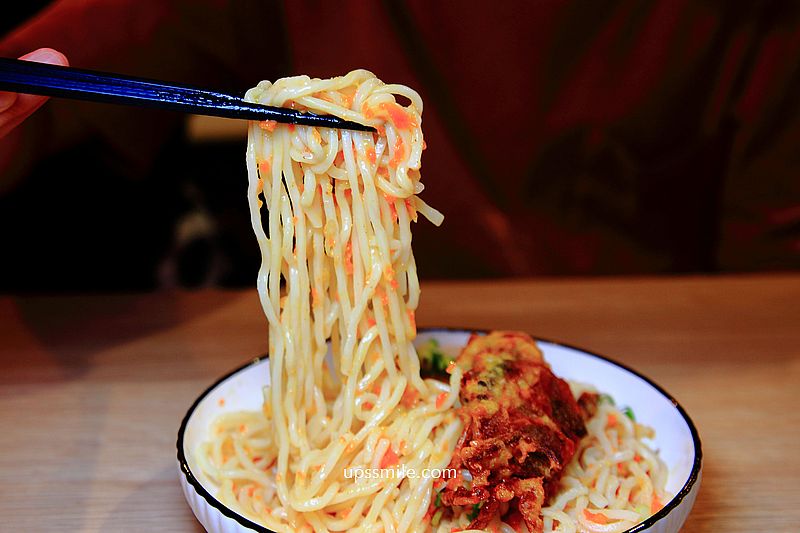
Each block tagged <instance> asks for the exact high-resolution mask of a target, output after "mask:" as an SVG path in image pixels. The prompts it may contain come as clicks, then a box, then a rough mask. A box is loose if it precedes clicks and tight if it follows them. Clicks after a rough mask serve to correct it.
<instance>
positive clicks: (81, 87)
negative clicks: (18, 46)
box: [0, 58, 375, 131]
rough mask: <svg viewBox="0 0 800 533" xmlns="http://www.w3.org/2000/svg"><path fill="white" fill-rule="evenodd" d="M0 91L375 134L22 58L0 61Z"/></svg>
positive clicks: (330, 120)
mask: <svg viewBox="0 0 800 533" xmlns="http://www.w3.org/2000/svg"><path fill="white" fill-rule="evenodd" d="M0 90H2V91H13V92H19V93H27V94H37V95H42V96H57V97H62V98H72V99H77V100H88V101H92V102H106V103H112V104H124V105H132V106H139V107H151V108H157V109H166V110H170V111H180V112H183V113H191V114H195V115H210V116H215V117H225V118H235V119H247V120H274V121H275V122H281V123H284V124H299V125H303V126H318V127H322V128H339V129H350V130H358V131H375V129H374V128H372V127H370V126H365V125H363V124H359V123H357V122H352V121H349V120H343V119H341V118H339V117H335V116H331V115H317V114H314V113H308V112H305V111H297V110H294V109H286V108H283V107H273V106H265V105H260V104H253V103H250V102H245V101H244V99H242V98H240V97H238V96H234V95H231V94H225V93H220V92H215V91H209V90H205V89H198V88H195V87H190V86H188V85H180V84H174V83H168V82H165V81H159V80H148V79H143V78H135V77H132V76H123V75H120V74H111V73H106V72H95V71H91V70H83V69H77V68H72V67H62V66H56V65H48V64H44V63H36V62H33V61H23V60H20V59H9V58H0Z"/></svg>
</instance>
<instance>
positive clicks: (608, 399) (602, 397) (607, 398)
mask: <svg viewBox="0 0 800 533" xmlns="http://www.w3.org/2000/svg"><path fill="white" fill-rule="evenodd" d="M600 401H601V402H608V403H610V404H611V405H616V404H615V403H614V398H612V397H611V396H610V395H608V394H601V395H600Z"/></svg>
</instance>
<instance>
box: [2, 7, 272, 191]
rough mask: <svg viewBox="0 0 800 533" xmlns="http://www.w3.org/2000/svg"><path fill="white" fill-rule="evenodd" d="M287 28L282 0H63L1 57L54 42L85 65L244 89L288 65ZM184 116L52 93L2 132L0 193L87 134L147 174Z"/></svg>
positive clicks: (5, 42) (19, 33)
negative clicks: (7, 131)
mask: <svg viewBox="0 0 800 533" xmlns="http://www.w3.org/2000/svg"><path fill="white" fill-rule="evenodd" d="M265 27H269V28H270V30H271V31H270V33H269V35H268V36H265V34H264V33H263V29H264V28H265ZM280 28H281V17H280V16H279V10H278V9H277V6H276V4H275V3H273V2H264V1H262V0H259V1H252V2H240V1H234V0H222V1H220V0H171V1H164V0H138V1H131V0H117V1H115V2H108V1H106V0H58V1H56V2H53V3H52V4H51V5H50V6H48V7H47V8H45V9H44V10H43V11H42V12H40V13H39V14H38V15H36V16H35V17H33V18H32V19H31V20H29V21H28V22H26V23H25V24H23V25H22V26H20V27H19V28H17V29H16V30H14V31H13V32H11V33H10V34H9V35H7V36H6V37H4V38H3V39H2V40H1V41H0V56H4V57H18V56H20V55H22V54H25V53H27V52H30V51H31V50H34V49H36V48H39V47H42V46H48V47H52V48H54V49H56V50H59V51H60V52H62V53H63V54H64V55H65V56H67V57H69V60H70V63H71V64H72V66H75V67H78V68H86V69H93V70H101V71H108V72H119V73H121V74H128V75H132V76H140V77H144V78H156V79H164V80H168V81H175V82H182V83H188V84H192V85H199V86H208V87H212V88H218V89H222V90H232V91H241V92H244V90H245V89H247V88H248V87H251V86H253V85H255V83H256V82H258V81H260V80H261V79H267V78H269V77H275V76H276V70H278V69H280V68H282V62H281V60H280V58H281V57H282V52H283V44H284V43H283V41H282V39H281V38H280V35H281V31H280ZM184 120H185V117H184V116H182V115H180V114H178V113H170V112H163V111H156V110H151V109H135V108H129V107H124V106H114V105H106V104H96V103H91V102H79V101H72V100H63V99H57V98H54V99H52V100H50V101H49V102H47V104H46V105H45V106H44V108H43V109H41V110H40V111H39V112H37V113H34V114H33V115H32V116H31V117H30V118H29V119H28V120H26V121H24V122H23V123H22V124H20V125H19V126H18V127H17V128H15V129H13V130H12V132H13V134H11V135H7V136H6V138H0V194H2V192H3V189H4V185H3V184H5V189H6V190H7V189H8V188H9V184H10V183H13V182H15V181H18V180H19V179H21V178H22V177H24V176H26V175H28V174H29V172H30V170H31V168H32V167H33V166H34V165H35V164H36V163H37V162H38V161H40V160H43V159H45V158H47V157H48V156H50V155H52V154H53V153H56V152H61V151H63V150H65V149H69V148H70V147H73V146H76V145H78V144H80V143H82V142H84V141H87V140H89V139H92V140H95V141H100V142H101V144H102V146H103V147H104V148H103V149H104V154H105V156H106V157H109V158H111V159H113V160H115V161H118V162H119V165H120V167H121V168H124V169H125V171H126V172H127V173H128V174H130V175H131V176H132V177H135V176H140V175H143V174H145V173H146V172H147V171H148V169H149V168H151V166H152V165H153V164H155V161H156V158H157V155H158V153H159V151H160V150H162V149H163V147H164V145H165V144H166V143H167V141H168V140H169V139H170V138H174V136H175V134H176V132H177V131H178V130H179V129H180V128H181V126H182V124H183V122H184ZM3 165H4V166H3Z"/></svg>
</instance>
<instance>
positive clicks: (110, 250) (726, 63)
mask: <svg viewBox="0 0 800 533" xmlns="http://www.w3.org/2000/svg"><path fill="white" fill-rule="evenodd" d="M4 9H9V8H8V7H4ZM15 9H18V10H21V11H20V12H18V13H14V14H12V15H10V16H8V17H7V18H6V19H5V21H4V24H5V25H6V27H2V28H0V30H2V31H3V32H4V33H5V36H4V37H3V38H2V39H0V56H4V57H20V56H25V55H26V54H28V55H27V59H29V60H36V61H43V62H48V63H53V64H67V62H69V63H70V64H72V65H73V66H75V67H80V68H88V69H95V70H105V71H111V72H119V73H124V74H129V75H134V76H142V77H149V78H157V79H163V80H170V81H176V82H182V83H189V84H193V85H199V86H204V87H210V88H217V89H221V90H226V91H236V92H240V93H243V92H244V90H245V89H247V88H249V87H251V86H253V85H255V84H256V83H257V82H258V81H260V80H262V79H270V80H274V79H276V78H279V77H284V76H289V75H295V74H308V75H310V76H312V77H330V76H336V75H341V74H345V73H346V72H348V71H350V70H352V69H354V68H366V69H368V70H371V71H373V72H375V73H376V75H377V76H378V77H379V78H381V79H383V80H385V81H387V82H396V83H403V84H406V85H409V86H410V87H412V88H415V89H417V90H418V91H419V92H420V94H421V95H422V97H423V99H424V100H425V111H424V115H423V117H424V126H423V127H424V131H425V136H426V142H427V145H428V147H429V149H428V150H427V151H426V154H425V158H424V160H423V163H424V168H423V176H424V182H425V184H426V190H425V192H424V193H423V198H424V199H425V200H426V201H427V202H428V203H430V204H431V205H434V206H435V207H437V208H438V209H440V210H441V211H442V212H443V213H444V214H445V224H444V225H443V226H442V228H432V227H431V225H430V224H428V223H426V222H422V223H420V224H419V225H417V226H416V227H415V228H414V229H415V235H414V244H415V251H416V255H417V262H418V265H419V269H420V272H421V276H422V277H423V278H434V277H476V276H508V275H542V274H561V275H564V274H567V275H583V274H592V275H594V274H633V273H636V274H641V273H683V272H717V271H751V270H774V269H796V268H798V267H800V179H798V178H799V177H800V157H799V156H798V154H800V150H799V149H798V145H800V62H798V61H797V58H798V57H800V4H798V3H796V2H792V1H788V0H786V1H784V0H772V1H764V2H753V3H733V2H727V1H724V0H696V1H693V2H689V1H680V0H653V1H646V2H643V1H639V0H623V1H596V2H579V1H574V0H572V1H555V0H553V1H542V2H527V1H519V2H511V1H510V2H495V3H492V4H491V5H488V4H487V3H485V2H464V1H455V0H453V1H441V2H428V1H425V0H411V1H408V2H394V1H391V0H385V1H371V2H323V1H318V0H295V1H289V2H277V1H276V2H264V1H234V0H200V1H191V2H190V1H188V0H173V1H156V0H141V1H137V2H133V1H121V0H120V1H114V2H112V1H103V0H82V1H79V0H60V1H57V2H53V3H42V2H39V3H37V2H32V3H31V4H28V5H27V7H19V6H17V7H16V8H15ZM26 9H27V11H26ZM41 48H45V49H43V50H40V49H41ZM37 108H38V110H37ZM0 136H2V138H0V223H1V224H2V227H3V230H2V231H1V232H0V249H1V250H2V261H1V262H0V290H2V291H5V292H8V291H15V292H19V291H57V290H82V291H86V290H134V289H152V288H156V287H171V286H209V285H213V286H250V285H252V282H253V279H254V278H255V273H256V271H257V268H258V262H259V256H258V247H257V246H256V244H255V240H254V238H253V237H252V235H251V230H250V227H249V221H248V213H247V207H246V202H245V191H246V187H247V180H246V173H245V168H244V142H243V141H244V138H243V137H242V138H241V139H236V140H234V141H228V142H215V143H212V144H208V143H206V144H202V143H198V142H196V141H195V142H192V140H191V139H190V138H189V136H188V135H187V132H186V117H185V116H183V115H180V114H175V113H168V112H163V111H155V110H147V109H134V108H128V107H120V106H111V105H104V104H94V103H87V102H77V101H68V100H58V99H53V100H50V101H47V102H46V103H45V99H44V98H40V97H34V96H26V95H15V94H9V93H2V94H0Z"/></svg>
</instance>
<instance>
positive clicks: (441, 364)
mask: <svg viewBox="0 0 800 533" xmlns="http://www.w3.org/2000/svg"><path fill="white" fill-rule="evenodd" d="M417 354H418V355H419V363H420V368H421V369H422V370H423V371H425V372H431V373H434V374H444V373H445V372H446V371H447V366H448V365H449V364H450V362H451V361H452V360H453V358H451V357H448V356H447V355H446V354H445V353H444V352H443V351H442V349H441V348H440V345H439V341H437V340H436V339H430V340H429V341H428V342H426V343H425V344H423V345H422V346H420V348H419V350H418V351H417Z"/></svg>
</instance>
